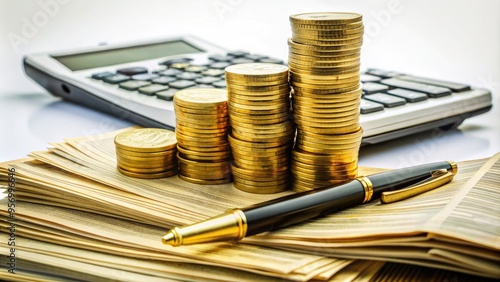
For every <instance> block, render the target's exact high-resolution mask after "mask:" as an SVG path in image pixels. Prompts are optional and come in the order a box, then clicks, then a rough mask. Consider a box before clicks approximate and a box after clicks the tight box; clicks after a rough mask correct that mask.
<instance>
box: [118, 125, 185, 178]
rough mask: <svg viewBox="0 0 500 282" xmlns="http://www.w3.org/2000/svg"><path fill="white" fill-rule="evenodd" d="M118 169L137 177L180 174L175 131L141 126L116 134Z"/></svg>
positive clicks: (127, 174)
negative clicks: (178, 172)
mask: <svg viewBox="0 0 500 282" xmlns="http://www.w3.org/2000/svg"><path fill="white" fill-rule="evenodd" d="M114 142H115V149H116V158H117V169H118V171H119V172H120V173H122V174H124V175H126V176H130V177H135V178H163V177H170V176H173V175H176V174H177V171H178V163H177V140H176V138H175V132H173V131H169V130H166V129H160V128H138V129H131V130H127V131H125V132H122V133H120V134H118V135H116V136H115V139H114Z"/></svg>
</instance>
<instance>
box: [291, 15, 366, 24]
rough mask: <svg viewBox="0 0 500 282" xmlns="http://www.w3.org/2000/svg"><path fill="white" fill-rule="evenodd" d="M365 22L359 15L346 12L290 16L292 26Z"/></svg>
mask: <svg viewBox="0 0 500 282" xmlns="http://www.w3.org/2000/svg"><path fill="white" fill-rule="evenodd" d="M362 20H363V16H362V15H361V14H357V13H346V12H314V13H301V14H296V15H291V16H290V22H291V23H292V24H310V25H312V24H314V25H338V24H352V23H357V22H360V21H362Z"/></svg>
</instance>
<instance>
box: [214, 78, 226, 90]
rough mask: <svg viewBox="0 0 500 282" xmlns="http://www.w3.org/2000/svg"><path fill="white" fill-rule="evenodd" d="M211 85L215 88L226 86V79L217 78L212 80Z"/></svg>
mask: <svg viewBox="0 0 500 282" xmlns="http://www.w3.org/2000/svg"><path fill="white" fill-rule="evenodd" d="M212 85H213V86H215V87H216V88H226V81H225V80H219V81H216V82H213V83H212Z"/></svg>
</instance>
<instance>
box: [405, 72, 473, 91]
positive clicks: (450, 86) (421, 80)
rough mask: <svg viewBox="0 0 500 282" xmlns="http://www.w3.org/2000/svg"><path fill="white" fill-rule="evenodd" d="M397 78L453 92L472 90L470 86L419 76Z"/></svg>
mask: <svg viewBox="0 0 500 282" xmlns="http://www.w3.org/2000/svg"><path fill="white" fill-rule="evenodd" d="M397 78H398V79H402V80H406V81H412V82H419V83H424V84H430V85H434V86H440V87H444V88H448V89H451V90H453V92H463V91H467V90H470V86H469V85H465V84H460V83H454V82H447V81H442V80H436V79H430V78H424V77H418V76H412V75H403V76H398V77H397Z"/></svg>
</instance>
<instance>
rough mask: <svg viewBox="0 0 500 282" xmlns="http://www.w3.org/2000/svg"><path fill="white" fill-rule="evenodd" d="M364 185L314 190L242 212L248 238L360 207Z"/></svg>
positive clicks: (245, 209)
mask: <svg viewBox="0 0 500 282" xmlns="http://www.w3.org/2000/svg"><path fill="white" fill-rule="evenodd" d="M364 195H365V193H364V189H363V186H362V185H361V183H360V182H359V181H357V180H353V181H351V182H349V183H346V184H343V185H340V186H338V187H335V188H329V189H328V188H326V189H318V190H312V191H307V192H302V193H297V194H292V195H289V196H285V197H281V198H278V199H275V200H271V201H267V202H264V203H261V204H257V205H254V206H250V207H247V208H243V209H241V210H242V211H243V213H244V214H245V217H246V221H247V226H248V229H247V232H246V236H251V235H255V234H258V233H262V232H266V231H271V230H275V229H279V228H282V227H285V226H289V225H292V224H295V223H298V222H303V221H305V220H307V219H310V218H314V217H317V216H320V215H323V214H328V213H332V212H335V211H338V210H342V209H345V208H348V207H351V206H354V205H357V204H361V203H362V202H363V199H364Z"/></svg>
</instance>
